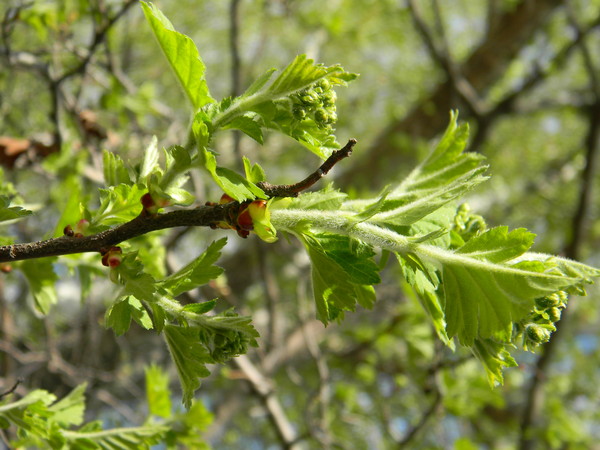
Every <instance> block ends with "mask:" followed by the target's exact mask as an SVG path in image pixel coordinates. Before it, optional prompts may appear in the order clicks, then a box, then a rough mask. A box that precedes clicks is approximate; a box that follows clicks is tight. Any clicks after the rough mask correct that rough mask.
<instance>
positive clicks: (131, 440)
mask: <svg viewBox="0 0 600 450" xmlns="http://www.w3.org/2000/svg"><path fill="white" fill-rule="evenodd" d="M169 431H170V428H169V427H168V426H165V425H158V424H151V425H144V426H141V427H128V428H110V429H107V430H102V429H100V430H98V431H91V430H90V431H88V430H83V429H82V430H79V431H70V430H62V431H61V433H62V435H63V436H64V437H65V438H66V440H67V441H68V443H69V448H71V449H77V450H80V449H81V450H84V449H103V450H138V449H140V448H150V447H151V446H152V445H154V444H158V443H159V442H160V441H161V440H162V439H163V438H164V437H165V435H166V434H167V433H168V432H169Z"/></svg>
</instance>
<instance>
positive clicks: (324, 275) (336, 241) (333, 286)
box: [302, 234, 380, 324]
mask: <svg viewBox="0 0 600 450" xmlns="http://www.w3.org/2000/svg"><path fill="white" fill-rule="evenodd" d="M302 240H303V242H304V243H305V246H306V248H307V250H308V254H309V257H310V260H311V266H312V267H311V272H312V280H313V293H314V297H315V302H316V306H317V317H318V319H319V320H321V321H322V322H323V323H324V324H327V323H328V322H330V321H331V320H334V319H337V318H341V315H342V314H343V311H354V310H355V309H356V303H358V304H360V305H361V306H362V307H363V308H372V306H373V304H374V303H375V290H374V289H373V287H372V284H376V283H379V282H380V278H379V273H378V271H379V267H378V266H377V264H376V263H375V261H374V260H373V255H374V252H373V251H372V249H371V248H370V247H368V246H366V245H365V244H362V243H358V242H357V241H353V240H350V238H348V237H344V236H338V235H329V234H312V235H309V234H304V235H302Z"/></svg>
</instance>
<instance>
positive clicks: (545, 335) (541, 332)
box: [525, 323, 550, 344]
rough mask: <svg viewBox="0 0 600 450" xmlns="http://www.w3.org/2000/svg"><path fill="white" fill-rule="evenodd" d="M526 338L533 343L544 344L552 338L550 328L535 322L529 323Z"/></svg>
mask: <svg viewBox="0 0 600 450" xmlns="http://www.w3.org/2000/svg"><path fill="white" fill-rule="evenodd" d="M525 339H526V340H527V341H529V342H530V343H531V344H543V343H544V342H548V341H549V340H550V330H548V329H546V328H544V327H542V326H540V325H537V324H534V323H532V324H529V325H527V327H526V328H525Z"/></svg>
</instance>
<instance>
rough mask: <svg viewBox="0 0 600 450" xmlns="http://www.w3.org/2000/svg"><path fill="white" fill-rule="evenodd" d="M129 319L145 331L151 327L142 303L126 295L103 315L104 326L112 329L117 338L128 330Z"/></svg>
mask: <svg viewBox="0 0 600 450" xmlns="http://www.w3.org/2000/svg"><path fill="white" fill-rule="evenodd" d="M131 319H134V320H135V321H136V322H137V323H138V324H140V325H141V326H142V327H144V328H145V329H146V330H150V329H152V327H153V323H152V319H151V318H150V316H149V315H148V312H147V311H146V309H145V308H144V306H143V305H142V303H141V302H140V301H139V300H138V299H137V298H136V297H134V296H132V295H128V296H126V297H124V298H122V299H121V300H117V301H116V302H115V303H113V304H112V305H111V306H110V308H108V310H107V311H106V314H105V326H106V327H107V328H112V329H113V331H114V332H115V334H116V335H117V336H121V335H123V334H125V333H126V332H127V330H129V326H130V324H131Z"/></svg>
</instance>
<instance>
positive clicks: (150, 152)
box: [137, 136, 158, 183]
mask: <svg viewBox="0 0 600 450" xmlns="http://www.w3.org/2000/svg"><path fill="white" fill-rule="evenodd" d="M156 169H158V139H157V137H156V136H152V139H151V140H150V143H149V144H148V147H146V151H145V152H144V160H143V161H142V167H140V174H139V176H138V179H137V181H138V183H145V182H146V178H147V177H148V175H150V174H151V173H152V172H154V171H155V170H156Z"/></svg>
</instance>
